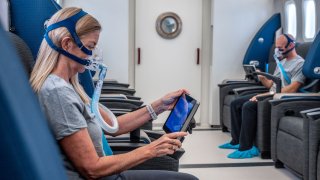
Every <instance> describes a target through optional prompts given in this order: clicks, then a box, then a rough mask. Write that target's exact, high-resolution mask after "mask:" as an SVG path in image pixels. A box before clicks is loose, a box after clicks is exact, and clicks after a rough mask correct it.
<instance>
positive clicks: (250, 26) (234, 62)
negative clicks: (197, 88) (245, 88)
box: [209, 0, 274, 125]
mask: <svg viewBox="0 0 320 180" xmlns="http://www.w3.org/2000/svg"><path fill="white" fill-rule="evenodd" d="M273 5H274V4H273V1H271V0H258V1H257V0H238V1H235V0H213V3H212V23H213V49H212V63H211V64H212V65H211V83H212V84H211V93H212V94H211V99H212V101H211V103H212V104H210V109H212V113H211V117H209V119H210V121H211V122H210V124H212V125H216V124H219V123H220V122H219V91H218V87H217V85H218V84H219V83H221V82H222V80H223V79H240V78H243V77H244V72H243V69H242V60H243V57H244V54H245V52H246V49H247V48H248V46H249V43H250V41H251V39H252V38H253V37H254V35H255V34H256V32H257V31H258V30H259V29H260V27H261V26H262V25H263V24H264V23H265V21H266V20H267V19H268V18H269V17H271V15H272V14H273V12H274V7H273Z"/></svg>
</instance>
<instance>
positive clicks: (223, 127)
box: [221, 126, 229, 132]
mask: <svg viewBox="0 0 320 180" xmlns="http://www.w3.org/2000/svg"><path fill="white" fill-rule="evenodd" d="M221 131H222V132H229V130H228V128H227V127H226V126H222V128H221Z"/></svg>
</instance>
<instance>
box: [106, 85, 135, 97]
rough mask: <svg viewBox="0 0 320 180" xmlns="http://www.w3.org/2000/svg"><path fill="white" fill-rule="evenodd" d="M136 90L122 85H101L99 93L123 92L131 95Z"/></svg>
mask: <svg viewBox="0 0 320 180" xmlns="http://www.w3.org/2000/svg"><path fill="white" fill-rule="evenodd" d="M134 93H136V90H134V89H130V88H122V87H109V86H107V87H106V86H102V89H101V94H124V95H131V96H133V95H134Z"/></svg>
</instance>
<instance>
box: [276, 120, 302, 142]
mask: <svg viewBox="0 0 320 180" xmlns="http://www.w3.org/2000/svg"><path fill="white" fill-rule="evenodd" d="M279 129H280V130H281V131H284V132H286V133H288V134H290V135H292V136H294V137H296V138H298V139H300V140H303V118H299V117H293V116H285V117H283V118H281V120H280V123H279Z"/></svg>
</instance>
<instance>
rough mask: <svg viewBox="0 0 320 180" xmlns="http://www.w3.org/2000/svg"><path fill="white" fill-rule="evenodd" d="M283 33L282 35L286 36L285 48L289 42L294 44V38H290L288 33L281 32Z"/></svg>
mask: <svg viewBox="0 0 320 180" xmlns="http://www.w3.org/2000/svg"><path fill="white" fill-rule="evenodd" d="M283 35H284V37H286V39H287V44H286V48H288V47H289V45H290V43H293V44H295V42H294V40H293V39H291V38H290V36H289V35H288V34H283Z"/></svg>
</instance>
